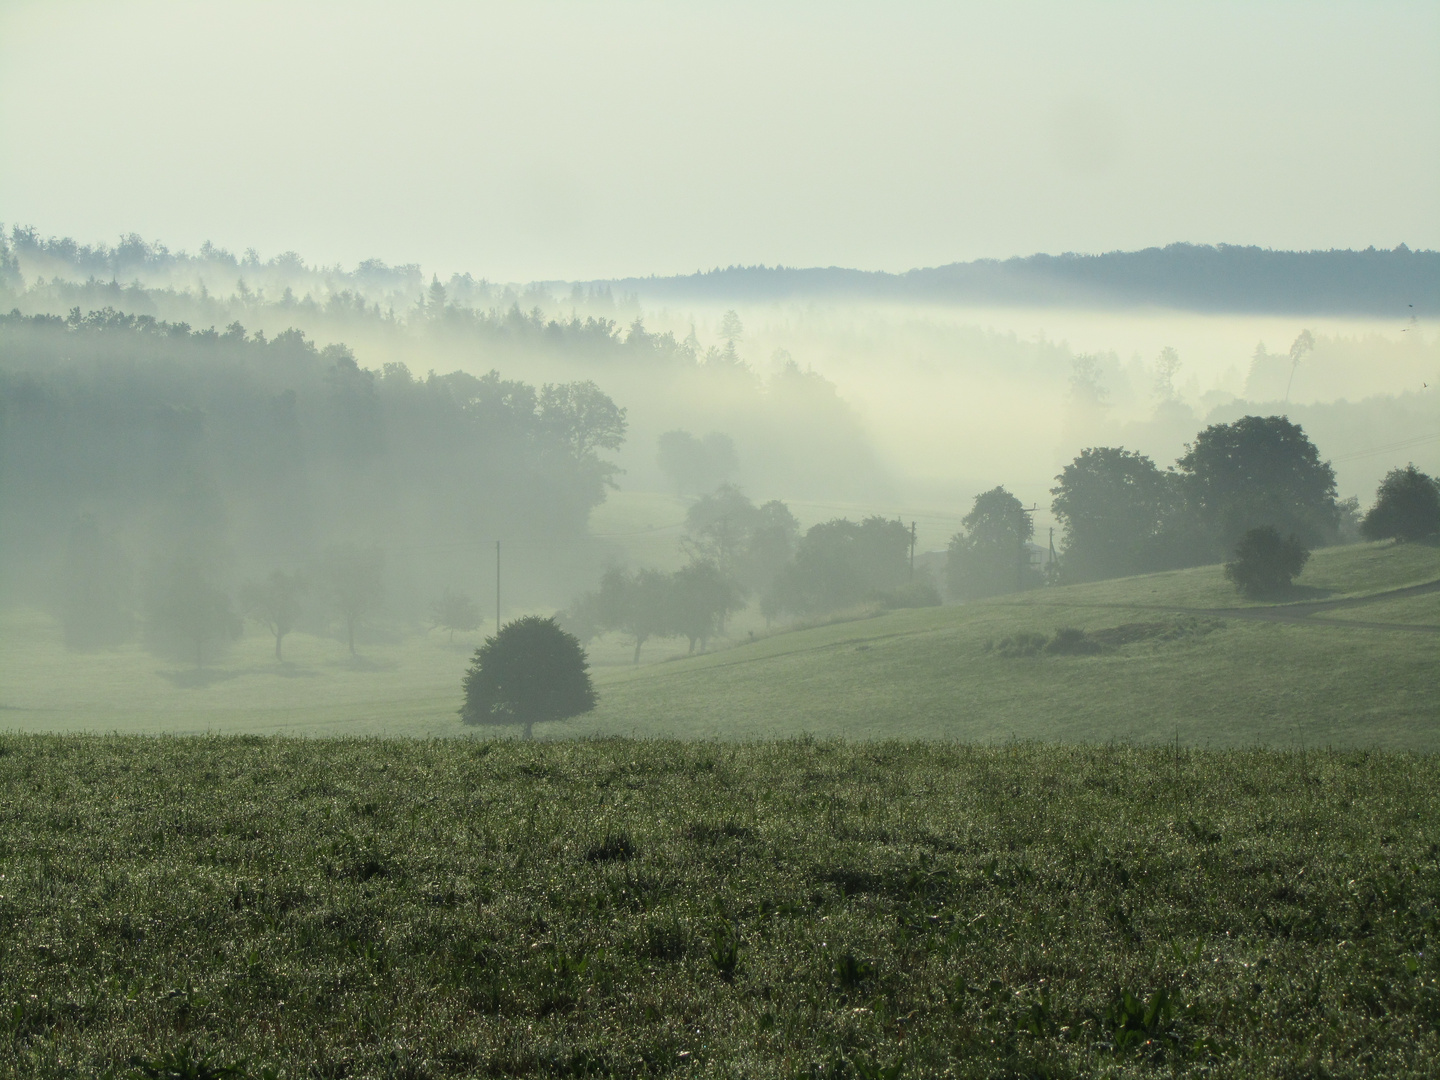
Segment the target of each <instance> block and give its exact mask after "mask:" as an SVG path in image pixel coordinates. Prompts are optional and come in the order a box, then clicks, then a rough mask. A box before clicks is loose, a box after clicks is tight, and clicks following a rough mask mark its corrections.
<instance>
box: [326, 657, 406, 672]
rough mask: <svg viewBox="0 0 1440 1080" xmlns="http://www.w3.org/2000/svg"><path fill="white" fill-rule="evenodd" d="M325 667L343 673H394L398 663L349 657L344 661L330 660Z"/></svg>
mask: <svg viewBox="0 0 1440 1080" xmlns="http://www.w3.org/2000/svg"><path fill="white" fill-rule="evenodd" d="M325 666H326V667H332V668H340V669H342V670H344V671H394V670H395V669H396V668H398V667H399V666H400V663H399V661H396V660H375V659H373V658H371V657H368V656H351V657H348V658H347V659H344V660H332V661H330V662H329V663H328V664H326V665H325Z"/></svg>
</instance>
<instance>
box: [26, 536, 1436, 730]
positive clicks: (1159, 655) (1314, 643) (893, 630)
mask: <svg viewBox="0 0 1440 1080" xmlns="http://www.w3.org/2000/svg"><path fill="white" fill-rule="evenodd" d="M1437 579H1440V549H1437V548H1436V547H1435V546H1433V545H1424V544H1404V545H1394V544H1360V545H1353V546H1348V547H1341V548H1330V549H1324V550H1321V551H1317V552H1316V553H1315V555H1314V557H1313V558H1312V559H1311V560H1310V563H1309V564H1308V565H1307V567H1306V568H1305V571H1304V573H1303V574H1302V575H1301V577H1300V578H1299V580H1298V582H1297V587H1296V590H1295V594H1294V596H1293V597H1292V598H1291V600H1290V602H1287V603H1284V604H1278V605H1277V604H1259V603H1255V602H1252V601H1246V600H1243V599H1241V598H1240V597H1239V596H1238V595H1237V593H1236V592H1235V590H1234V589H1233V588H1232V587H1231V586H1230V585H1229V583H1228V582H1226V581H1225V580H1224V577H1223V575H1222V573H1221V569H1220V568H1219V567H1215V566H1212V567H1200V568H1197V569H1193V570H1183V571H1175V572H1171V573H1164V574H1153V575H1148V576H1143V577H1135V578H1126V579H1122V580H1117V581H1106V582H1098V583H1095V584H1090V585H1078V586H1069V587H1064V588H1055V589H1042V590H1037V591H1034V592H1030V593H1025V594H1022V595H1018V596H1010V597H1001V598H997V599H995V600H991V601H985V602H980V603H974V604H967V605H959V606H946V607H940V608H925V609H917V610H902V611H882V610H879V609H878V608H877V609H860V610H855V611H851V612H846V613H841V614H840V615H838V616H835V617H834V618H833V619H832V620H830V621H829V622H827V623H826V624H824V625H815V626H810V627H806V628H798V629H795V628H790V629H783V630H782V629H780V628H775V629H772V630H766V629H765V628H764V626H763V624H761V623H759V622H758V621H756V620H755V619H754V617H753V616H751V617H750V621H749V622H747V621H745V618H744V617H741V618H738V619H736V620H735V621H734V622H733V623H732V635H733V636H732V638H731V639H729V640H726V641H721V642H718V643H716V645H715V646H714V647H713V648H712V650H711V651H710V652H709V653H708V654H706V655H701V656H694V657H686V656H685V655H684V654H683V650H678V651H677V646H676V643H675V642H674V641H650V642H648V643H647V644H646V646H645V650H644V654H643V656H644V662H642V663H641V664H640V665H639V666H633V665H631V664H629V663H628V662H627V661H628V659H629V655H630V647H629V646H628V645H627V644H626V643H625V642H624V641H621V640H620V639H618V638H607V639H602V640H600V641H598V642H595V643H592V645H591V648H590V652H591V658H592V663H593V664H594V675H595V679H596V683H597V686H598V688H599V691H600V706H599V708H597V709H596V710H595V712H593V713H591V714H589V715H587V716H584V717H581V718H578V719H575V720H571V721H565V722H560V723H552V724H542V725H539V726H538V727H537V728H536V734H537V737H541V738H565V737H574V736H597V735H598V736H633V737H642V738H657V737H658V738H672V737H673V738H704V739H716V738H718V739H756V738H775V737H793V736H799V735H803V734H808V735H813V736H817V737H843V738H846V739H852V740H872V739H896V738H900V739H958V740H965V741H973V742H997V741H1005V740H1010V739H1024V740H1030V739H1033V740H1041V741H1063V742H1075V741H1085V742H1106V741H1111V740H1119V741H1125V742H1137V743H1162V742H1163V743H1169V742H1175V741H1179V742H1180V743H1183V744H1187V745H1196V746H1216V747H1222V746H1250V745H1255V744H1268V745H1287V746H1288V745H1307V746H1337V747H1341V746H1346V747H1364V748H1387V749H1409V750H1434V749H1437V748H1440V709H1437V707H1436V702H1437V701H1440V665H1437V664H1436V662H1435V661H1436V657H1437V655H1440V651H1437V650H1440V635H1437V633H1436V632H1435V631H1434V630H1433V628H1434V627H1436V626H1440V592H1424V593H1420V594H1415V595H1407V596H1401V597H1391V596H1388V595H1387V594H1391V593H1393V592H1394V591H1395V590H1398V589H1404V588H1407V587H1411V586H1415V585H1423V584H1425V583H1428V582H1433V581H1436V580H1437ZM1264 616H1279V617H1281V618H1280V619H1272V618H1266V617H1264ZM1282 620H1283V621H1282ZM1356 622H1362V623H1366V624H1367V625H1364V626H1356V625H1352V624H1354V623H1356ZM742 627H752V628H753V629H741V628H742ZM1062 627H1072V628H1075V629H1078V630H1082V631H1086V632H1087V633H1089V634H1091V635H1095V636H1097V638H1098V640H1099V641H1100V642H1102V644H1103V648H1102V649H1101V650H1100V651H1098V652H1096V653H1094V654H1091V655H1055V654H1049V653H1041V654H1040V655H1037V656H1016V655H1011V654H1010V653H1008V652H1007V651H1006V650H1004V649H1002V648H997V646H999V645H1001V644H1002V643H1003V642H1004V640H1005V639H1006V638H1008V637H1014V636H1015V635H1019V634H1038V635H1045V636H1047V637H1049V636H1053V635H1054V634H1055V632H1056V630H1057V629H1059V628H1062ZM1426 627H1430V628H1431V629H1430V630H1426ZM752 634H753V637H752V636H751V635H752ZM474 644H475V642H467V641H462V640H460V639H459V638H457V640H456V641H455V642H454V643H451V642H450V641H449V640H448V639H447V637H446V635H444V634H443V633H438V632H432V633H428V634H427V633H424V632H421V631H413V632H410V633H403V634H402V633H393V634H390V635H389V636H388V638H387V639H386V640H383V641H376V642H372V643H369V644H365V645H363V646H362V648H361V655H360V656H359V657H357V658H351V657H350V656H349V655H348V653H347V652H346V650H345V647H344V646H343V644H341V643H340V642H338V641H336V640H334V639H331V638H324V637H312V636H307V635H304V634H298V633H297V634H293V635H291V636H290V637H289V638H287V639H286V643H285V655H286V661H285V663H283V664H277V663H276V662H275V661H274V659H273V658H272V656H271V642H270V641H269V640H268V639H267V638H266V637H264V636H263V635H261V634H258V633H254V632H252V633H251V634H249V635H248V636H247V637H245V638H244V639H242V640H241V642H239V644H238V645H237V647H236V648H235V649H234V650H233V651H231V652H230V653H229V654H228V655H227V656H226V657H225V658H223V659H222V660H221V661H220V662H218V663H216V664H213V665H210V666H207V667H205V668H203V669H197V668H194V667H193V666H185V665H176V664H172V663H169V662H166V661H161V660H157V659H156V658H154V657H152V656H150V655H148V654H146V653H144V652H143V651H141V650H140V648H139V646H138V645H136V646H131V647H128V648H125V649H120V650H116V651H111V652H97V653H69V652H66V651H65V650H64V648H63V646H62V644H61V641H60V633H59V628H58V626H57V625H56V624H55V622H54V620H53V619H52V618H51V617H50V616H48V615H47V614H45V613H43V612H40V611H35V610H28V611H19V612H15V611H12V612H10V613H8V614H6V615H5V616H4V622H3V627H0V650H3V651H0V672H3V675H4V677H3V680H0V707H3V708H0V725H3V726H4V727H6V728H9V729H13V730H23V731H52V732H65V731H91V732H112V731H113V732H132V733H140V732H171V733H190V734H198V733H207V732H211V733H221V732H224V733H250V734H294V735H334V736H362V735H377V734H382V735H404V736H420V737H433V736H461V735H468V736H478V737H485V738H489V737H496V736H499V737H506V736H508V735H509V734H511V733H510V732H509V731H508V730H506V729H479V730H477V729H467V728H465V727H463V726H462V725H461V724H460V723H459V720H458V717H457V713H456V711H457V709H458V708H459V705H460V680H461V677H462V675H463V672H464V669H465V666H466V663H467V662H468V657H469V653H470V650H471V648H472V647H473V645H474Z"/></svg>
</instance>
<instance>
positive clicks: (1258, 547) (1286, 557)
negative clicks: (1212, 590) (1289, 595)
mask: <svg viewBox="0 0 1440 1080" xmlns="http://www.w3.org/2000/svg"><path fill="white" fill-rule="evenodd" d="M1309 560H1310V552H1309V551H1308V550H1306V548H1305V545H1304V544H1302V543H1301V542H1300V541H1299V540H1298V539H1297V538H1296V537H1295V536H1294V535H1293V534H1292V535H1291V536H1288V537H1286V536H1281V535H1280V533H1279V530H1277V529H1275V528H1274V527H1273V526H1270V525H1262V526H1261V527H1260V528H1258V529H1251V530H1250V531H1249V532H1247V533H1246V534H1245V535H1244V536H1242V537H1241V538H1240V542H1239V543H1238V544H1236V545H1235V557H1234V558H1233V559H1231V560H1230V561H1229V562H1227V563H1226V564H1225V576H1226V577H1227V578H1229V579H1230V580H1231V581H1232V582H1234V583H1235V587H1236V588H1238V589H1239V590H1240V591H1241V592H1243V593H1244V594H1245V595H1246V596H1256V597H1258V596H1270V595H1273V594H1275V593H1278V592H1283V591H1284V590H1285V589H1288V588H1289V587H1290V583H1291V582H1292V581H1294V580H1295V576H1296V575H1297V574H1299V573H1300V571H1301V570H1302V569H1304V567H1305V564H1306V563H1307V562H1308V561H1309Z"/></svg>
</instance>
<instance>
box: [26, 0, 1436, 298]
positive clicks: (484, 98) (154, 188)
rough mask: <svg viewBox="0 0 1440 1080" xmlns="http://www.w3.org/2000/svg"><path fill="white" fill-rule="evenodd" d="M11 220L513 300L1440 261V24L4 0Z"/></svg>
mask: <svg viewBox="0 0 1440 1080" xmlns="http://www.w3.org/2000/svg"><path fill="white" fill-rule="evenodd" d="M0 221H3V222H5V223H6V224H7V225H11V224H16V223H19V224H22V225H33V226H35V227H36V228H37V229H38V230H39V231H40V232H41V233H42V234H45V235H59V236H65V235H68V236H73V237H75V238H76V239H78V240H81V241H83V242H95V241H108V242H114V241H115V240H116V239H117V238H118V237H119V236H120V235H122V234H125V233H130V232H138V233H140V234H141V235H142V236H144V237H146V238H147V239H155V240H161V241H164V242H165V243H167V244H168V245H169V246H170V247H171V248H172V249H187V250H191V251H193V250H195V249H196V248H198V247H199V245H200V243H201V242H202V241H205V240H207V239H208V240H211V241H213V242H214V243H216V244H219V245H221V246H223V247H228V248H230V249H232V250H234V251H236V252H237V253H238V252H240V251H243V250H244V249H246V248H251V247H253V248H255V249H257V250H258V251H259V252H260V254H261V256H262V257H269V256H271V255H274V254H277V253H279V252H281V251H286V250H295V251H298V252H300V253H301V254H302V255H303V256H304V257H305V258H306V259H307V260H309V261H312V262H320V263H326V264H334V263H341V264H344V265H347V266H348V265H353V264H354V263H356V262H358V261H360V260H362V259H366V258H372V257H373V258H380V259H383V260H385V261H387V262H393V263H405V262H419V263H422V264H423V265H424V266H425V267H426V269H427V270H430V269H434V270H438V271H440V272H441V273H442V274H443V273H449V272H451V271H469V272H472V273H474V274H475V275H476V276H477V277H486V278H489V279H490V280H496V281H531V280H586V279H593V278H612V277H623V276H632V275H634V276H643V275H648V274H657V275H668V274H673V273H689V272H692V271H694V270H697V269H709V268H711V267H715V266H725V265H731V264H746V265H749V264H756V263H765V264H771V265H773V264H776V263H780V264H784V265H787V266H829V265H838V266H849V267H857V268H861V269H873V270H891V271H902V270H906V269H910V268H912V267H916V266H934V265H940V264H944V263H948V262H954V261H960V260H968V259H974V258H982V257H999V258H1003V257H1007V256H1011V255H1026V254H1031V253H1034V252H1038V251H1044V252H1061V251H1090V252H1098V251H1110V250H1117V249H1135V248H1141V247H1146V246H1150V245H1154V244H1166V243H1170V242H1174V241H1189V242H1193V243H1222V242H1223V243H1236V244H1258V245H1261V246H1264V247H1273V248H1286V249H1310V248H1330V247H1362V248H1363V247H1367V246H1369V245H1372V244H1373V245H1375V246H1376V247H1383V248H1388V247H1393V246H1395V245H1397V244H1400V243H1405V244H1408V245H1409V246H1410V247H1412V248H1437V247H1440V4H1436V3H1434V2H1433V0H1424V2H1414V3H1385V2H1381V0H1368V2H1366V3H1363V4H1362V3H1324V2H1319V0H1311V2H1306V3H1294V4H1292V3H1260V2H1248V3H1233V4H1230V3H1223V2H1207V3H1198V4H1197V3H1183V2H1171V3H1163V4H1155V3H1143V4H1124V3H1098V4H1095V3H1092V4H1084V3H1078V2H1055V3H1004V4H1001V3H994V4H965V3H936V4H926V3H908V4H907V3H899V2H896V0H889V2H884V3H879V2H875V3H846V2H843V0H839V2H825V3H820V2H810V3H800V2H785V0H770V2H767V3H746V2H726V3H718V2H717V3H710V4H698V3H688V4H687V3H679V2H669V3H663V4H662V3H632V2H626V0H610V2H606V3H577V2H550V3H547V2H541V0H533V2H526V3H519V4H486V3H479V2H458V3H447V2H443V0H432V2H429V3H426V4H404V3H364V2H361V0H346V2H343V3H338V2H337V3H321V2H316V3H303V2H285V3H273V4H272V3H263V2H250V3H237V2H234V0H230V2H226V3H207V2H203V0H186V2H184V3H168V2H127V0H106V2H103V3H98V2H67V0H44V2H43V3H31V2H23V0H9V2H6V0H0Z"/></svg>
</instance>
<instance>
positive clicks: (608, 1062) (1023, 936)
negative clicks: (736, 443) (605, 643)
mask: <svg viewBox="0 0 1440 1080" xmlns="http://www.w3.org/2000/svg"><path fill="white" fill-rule="evenodd" d="M1437 780H1440V759H1437V758H1435V757H1431V756H1418V755H1386V754H1375V753H1363V752H1354V753H1335V752H1324V753H1315V752H1311V753H1309V754H1303V755H1302V754H1299V753H1282V752H1272V751H1248V752H1238V751H1237V752H1202V751H1193V750H1185V749H1183V748H1171V749H1150V750H1143V749H1133V748H1124V747H1115V746H1111V747H1104V748H1099V747H1068V748H1057V747H1052V748H1042V747H1037V746H1033V745H1014V746H1009V747H1004V748H990V749H984V748H975V747H963V746H941V745H935V744H928V745H927V744H901V743H872V744H865V745H853V744H849V745H847V744H841V743H813V742H807V741H800V742H780V743H769V744H761V745H734V744H730V745H717V744H695V743H688V744H687V743H673V742H671V743H667V742H631V741H620V740H616V741H606V742H588V743H585V742H581V743H552V744H523V743H515V742H465V741H454V740H451V741H445V742H423V743H422V742H401V741H393V742H392V741H359V740H321V741H290V740H261V739H255V738H214V739H173V740H172V739H165V740H145V739H135V738H119V737H65V738H62V737H53V736H24V735H11V736H5V737H3V738H0V793H3V794H0V924H3V927H4V933H3V936H0V997H3V1000H0V1074H3V1075H7V1076H25V1077H46V1076H76V1075H80V1076H84V1075H98V1074H104V1073H106V1072H107V1070H111V1072H110V1074H111V1075H115V1076H123V1075H127V1072H128V1071H129V1070H130V1069H131V1068H132V1066H130V1065H128V1064H127V1063H129V1062H131V1061H132V1059H134V1060H136V1061H140V1062H143V1063H148V1064H149V1066H151V1067H158V1066H160V1065H163V1064H164V1063H165V1062H166V1061H167V1060H169V1061H172V1062H173V1060H174V1057H175V1056H176V1055H178V1056H179V1057H180V1058H181V1059H182V1060H183V1059H187V1058H188V1059H189V1060H190V1061H192V1062H194V1061H196V1060H200V1061H203V1062H206V1063H208V1064H209V1065H210V1066H221V1065H226V1064H232V1065H237V1066H240V1067H242V1070H243V1073H244V1075H249V1076H255V1077H259V1076H274V1077H301V1076H305V1077H346V1076H357V1077H358V1076H394V1077H411V1078H423V1077H436V1078H438V1077H447V1076H492V1075H510V1076H642V1075H644V1076H651V1075H653V1076H664V1075H672V1074H673V1075H682V1076H692V1075H693V1076H737V1077H739V1076H744V1077H766V1076H775V1077H800V1076H812V1077H821V1076H823V1077H834V1078H840V1077H867V1076H904V1077H930V1076H944V1075H951V1076H976V1077H996V1076H1049V1077H1067V1076H1077V1077H1078V1076H1143V1075H1165V1076H1172V1075H1179V1076H1184V1075H1197V1076H1198V1075H1205V1076H1235V1077H1241V1076H1245V1077H1249V1076H1277V1077H1300V1076H1317V1077H1318V1076H1330V1077H1343V1076H1361V1075H1388V1076H1403V1075H1415V1076H1421V1075H1435V1074H1436V1072H1437V1065H1436V1062H1437V1061H1440V1037H1437V1024H1440V990H1437V977H1440V962H1437V958H1436V954H1435V945H1436V941H1435V939H1436V936H1437V934H1440V907H1437V901H1440V863H1437V855H1440V847H1437V844H1436V838H1437V837H1440V804H1437V800H1436V799H1435V797H1434V793H1435V790H1436V783H1437ZM133 1068H135V1069H137V1070H138V1069H140V1068H141V1066H138V1065H137V1066H133ZM141 1074H142V1073H140V1072H138V1071H137V1072H136V1073H135V1075H141Z"/></svg>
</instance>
